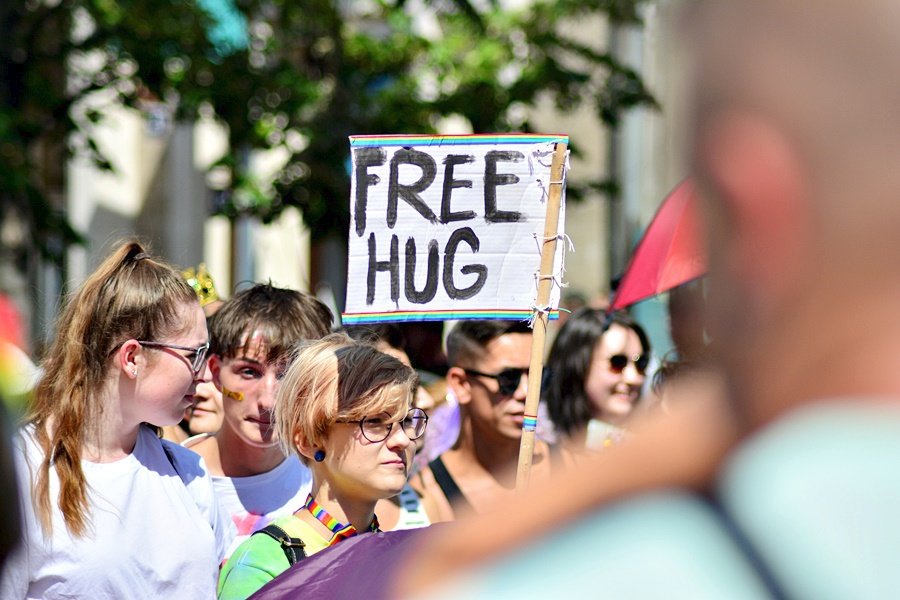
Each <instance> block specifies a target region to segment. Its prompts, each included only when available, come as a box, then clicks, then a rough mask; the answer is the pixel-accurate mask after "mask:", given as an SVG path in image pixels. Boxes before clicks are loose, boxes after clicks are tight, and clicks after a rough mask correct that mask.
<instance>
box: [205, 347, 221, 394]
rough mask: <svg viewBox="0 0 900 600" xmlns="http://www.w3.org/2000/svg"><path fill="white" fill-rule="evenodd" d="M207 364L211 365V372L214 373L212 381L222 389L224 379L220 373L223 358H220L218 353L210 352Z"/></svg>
mask: <svg viewBox="0 0 900 600" xmlns="http://www.w3.org/2000/svg"><path fill="white" fill-rule="evenodd" d="M207 361H208V362H207V364H208V365H209V372H210V374H211V375H212V382H213V385H215V386H216V388H217V389H218V390H219V391H221V390H222V380H221V379H220V378H219V373H221V371H222V359H221V358H219V355H218V354H210V355H209V358H208V359H207Z"/></svg>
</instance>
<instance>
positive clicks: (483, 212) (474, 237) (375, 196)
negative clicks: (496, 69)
mask: <svg viewBox="0 0 900 600" xmlns="http://www.w3.org/2000/svg"><path fill="white" fill-rule="evenodd" d="M350 141H351V152H352V158H353V160H352V169H353V172H352V173H351V181H352V184H351V192H350V219H351V221H350V242H349V264H348V277H347V303H346V309H345V312H344V314H343V322H344V323H345V324H348V325H350V324H356V323H374V322H383V321H421V320H443V319H472V318H484V319H495V318H508V319H519V318H523V319H527V318H529V317H530V316H531V314H532V312H533V310H534V308H535V306H534V303H535V298H536V290H537V273H538V270H539V268H540V249H541V241H542V240H543V236H544V219H545V216H546V210H547V198H548V196H547V194H548V191H549V184H550V163H551V158H552V153H553V149H554V145H555V143H556V142H562V143H568V138H567V137H566V136H547V135H528V134H520V135H475V136H354V137H351V138H350ZM564 206H565V203H564V202H563V203H562V208H561V210H564ZM564 223H565V219H564V212H563V213H562V214H561V215H560V228H559V229H560V231H559V232H558V233H559V234H560V235H562V234H563V233H564V231H563V229H564ZM563 252H564V244H562V243H559V244H557V255H556V257H555V265H556V266H555V272H556V273H557V276H561V273H559V271H560V269H561V266H562V253H563ZM552 287H553V290H552V293H551V302H550V306H549V307H541V308H542V309H545V308H546V309H549V310H551V311H553V310H555V309H556V307H557V306H558V302H559V286H558V285H554V286H552Z"/></svg>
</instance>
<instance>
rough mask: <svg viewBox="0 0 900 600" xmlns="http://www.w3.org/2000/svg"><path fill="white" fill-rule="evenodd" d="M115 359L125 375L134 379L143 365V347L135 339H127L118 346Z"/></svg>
mask: <svg viewBox="0 0 900 600" xmlns="http://www.w3.org/2000/svg"><path fill="white" fill-rule="evenodd" d="M116 360H117V365H118V366H119V368H121V369H122V371H123V372H124V373H125V375H126V376H127V377H130V378H132V379H134V378H136V377H137V376H138V373H140V369H141V368H142V367H143V366H144V357H143V347H142V346H141V345H140V344H139V343H138V342H137V341H136V340H128V341H127V342H125V343H124V344H122V345H121V346H120V347H119V350H118V351H117V352H116Z"/></svg>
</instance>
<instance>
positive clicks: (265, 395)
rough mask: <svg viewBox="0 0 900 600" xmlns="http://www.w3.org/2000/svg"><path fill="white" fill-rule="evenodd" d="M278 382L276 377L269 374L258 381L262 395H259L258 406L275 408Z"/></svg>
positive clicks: (273, 374)
mask: <svg viewBox="0 0 900 600" xmlns="http://www.w3.org/2000/svg"><path fill="white" fill-rule="evenodd" d="M279 382H280V380H279V378H278V376H277V375H276V374H275V373H271V372H270V373H266V375H265V377H263V379H262V381H260V385H261V386H262V393H260V395H259V404H260V405H261V406H262V407H263V408H268V409H271V408H273V407H274V406H275V393H276V392H277V391H278V384H279Z"/></svg>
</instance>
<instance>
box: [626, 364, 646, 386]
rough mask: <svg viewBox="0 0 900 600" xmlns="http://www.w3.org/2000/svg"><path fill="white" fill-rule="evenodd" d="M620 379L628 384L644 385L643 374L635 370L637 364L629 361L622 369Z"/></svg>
mask: <svg viewBox="0 0 900 600" xmlns="http://www.w3.org/2000/svg"><path fill="white" fill-rule="evenodd" d="M622 379H624V380H625V383H627V384H628V385H634V386H641V385H644V374H643V373H641V372H640V371H638V370H637V366H636V365H635V364H634V363H633V362H630V361H629V363H628V365H627V366H626V367H625V369H624V370H623V371H622Z"/></svg>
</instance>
